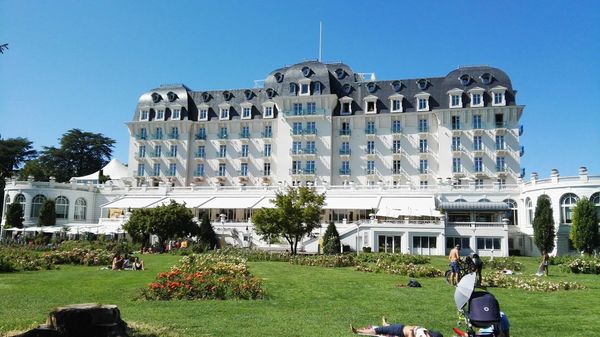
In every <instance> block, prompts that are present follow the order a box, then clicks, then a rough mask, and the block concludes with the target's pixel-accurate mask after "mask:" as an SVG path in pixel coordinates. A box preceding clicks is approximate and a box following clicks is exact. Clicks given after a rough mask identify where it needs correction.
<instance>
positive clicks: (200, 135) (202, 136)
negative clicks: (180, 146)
mask: <svg viewBox="0 0 600 337" xmlns="http://www.w3.org/2000/svg"><path fill="white" fill-rule="evenodd" d="M195 137H196V140H206V134H205V133H197V134H196V136H195Z"/></svg>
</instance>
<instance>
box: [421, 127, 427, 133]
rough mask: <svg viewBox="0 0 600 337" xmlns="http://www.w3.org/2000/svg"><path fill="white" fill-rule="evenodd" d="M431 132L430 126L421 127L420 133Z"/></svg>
mask: <svg viewBox="0 0 600 337" xmlns="http://www.w3.org/2000/svg"><path fill="white" fill-rule="evenodd" d="M427 132H429V127H428V126H419V133H427Z"/></svg>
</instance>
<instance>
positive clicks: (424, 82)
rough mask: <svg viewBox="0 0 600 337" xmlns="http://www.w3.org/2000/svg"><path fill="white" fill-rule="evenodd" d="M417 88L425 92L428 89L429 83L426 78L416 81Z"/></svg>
mask: <svg viewBox="0 0 600 337" xmlns="http://www.w3.org/2000/svg"><path fill="white" fill-rule="evenodd" d="M417 87H419V89H421V90H427V88H428V87H429V81H428V80H427V79H426V78H422V79H420V80H417Z"/></svg>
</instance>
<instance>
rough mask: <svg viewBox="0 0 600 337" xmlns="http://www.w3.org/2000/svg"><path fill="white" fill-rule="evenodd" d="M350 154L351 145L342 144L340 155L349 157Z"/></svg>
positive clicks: (347, 143)
mask: <svg viewBox="0 0 600 337" xmlns="http://www.w3.org/2000/svg"><path fill="white" fill-rule="evenodd" d="M349 154H350V143H349V142H342V144H341V146H340V155H349Z"/></svg>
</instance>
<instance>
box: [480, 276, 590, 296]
mask: <svg viewBox="0 0 600 337" xmlns="http://www.w3.org/2000/svg"><path fill="white" fill-rule="evenodd" d="M481 285H482V286H484V287H496V288H515V289H523V290H527V291H545V292H548V291H558V290H576V289H585V287H584V286H583V285H580V284H577V283H575V282H552V281H546V280H543V279H541V278H538V277H535V278H521V277H518V276H513V275H505V274H504V273H502V272H493V273H486V274H484V275H483V277H482V281H481Z"/></svg>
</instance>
